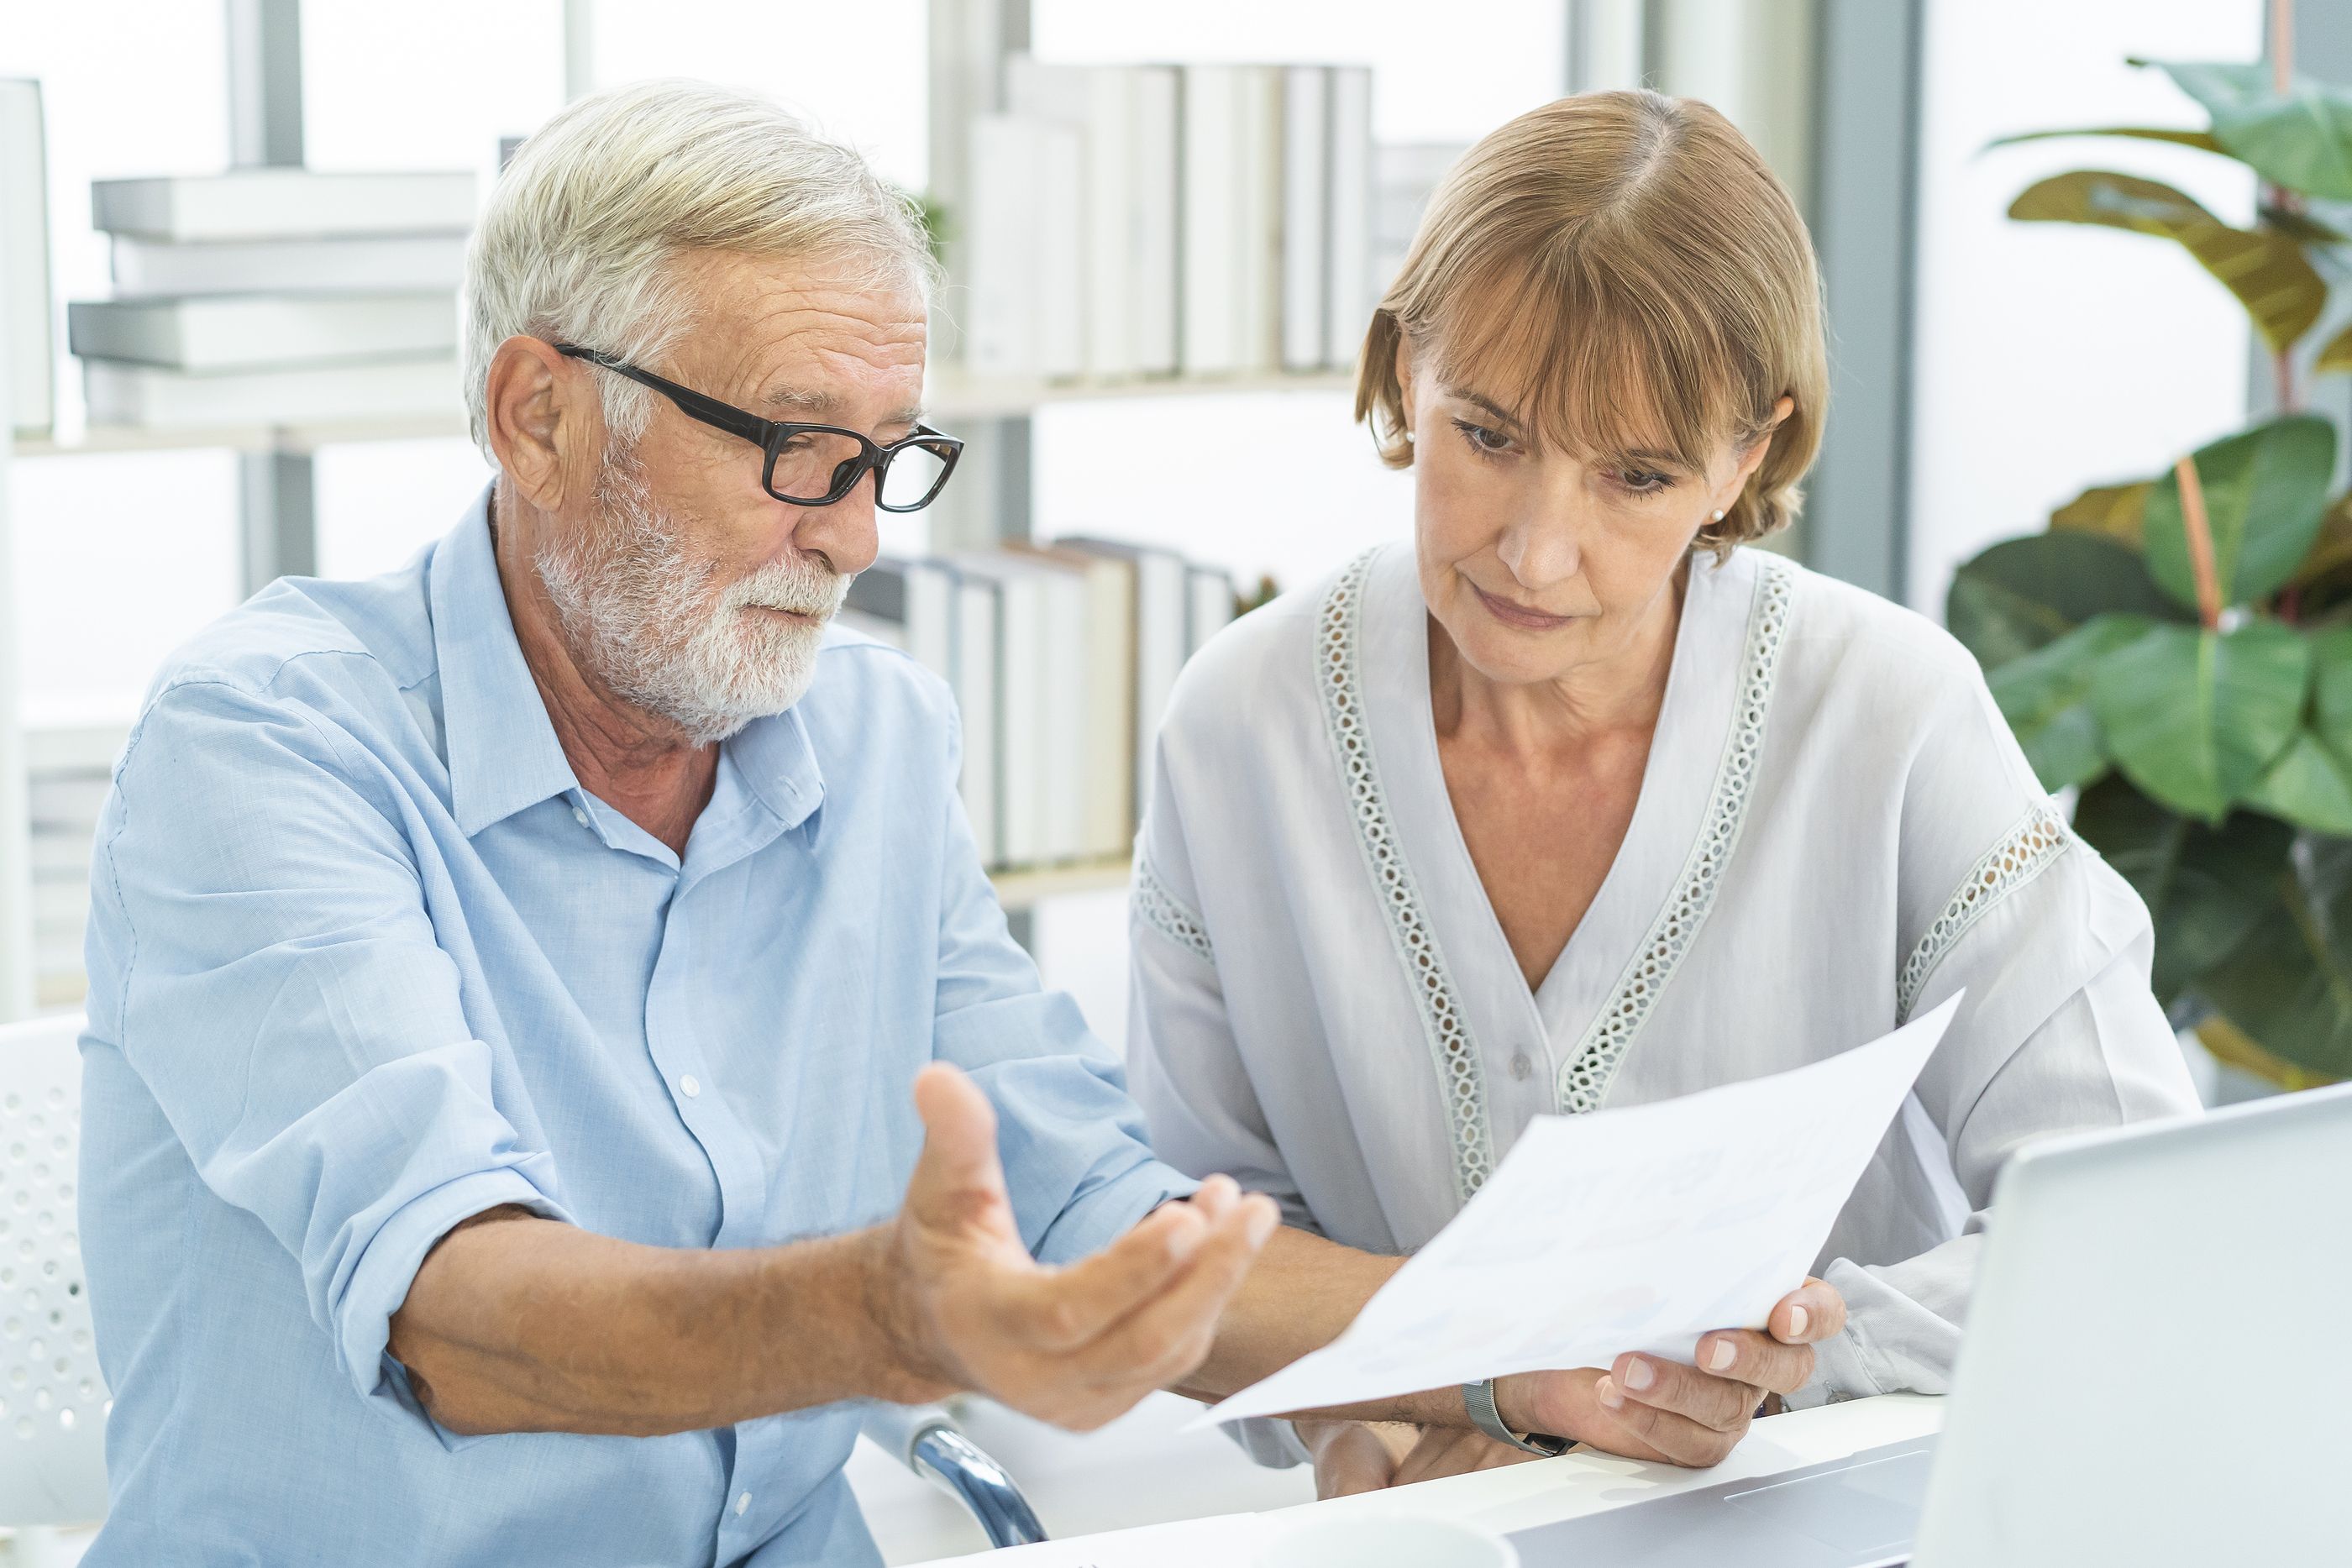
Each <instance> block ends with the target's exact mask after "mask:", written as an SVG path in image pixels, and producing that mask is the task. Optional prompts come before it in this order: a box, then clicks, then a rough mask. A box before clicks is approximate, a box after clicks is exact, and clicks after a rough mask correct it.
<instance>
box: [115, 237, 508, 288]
mask: <svg viewBox="0 0 2352 1568" xmlns="http://www.w3.org/2000/svg"><path fill="white" fill-rule="evenodd" d="M112 250H113V257H114V292H115V296H116V298H149V297H154V296H161V297H163V298H177V297H179V296H181V295H184V294H322V293H329V292H337V291H346V290H348V291H357V292H364V293H393V292H402V291H406V290H411V289H415V290H424V289H443V290H446V291H447V292H449V293H452V294H454V293H456V292H457V286H458V285H459V284H460V283H462V282H463V281H464V280H465V277H466V236H465V235H462V234H438V235H360V236H354V237H346V238H341V239H290V240H287V239H259V240H199V241H192V242H190V243H187V244H181V243H179V242H177V241H174V240H151V239H142V238H141V237H139V236H138V235H115V236H114V237H113V241H112Z"/></svg>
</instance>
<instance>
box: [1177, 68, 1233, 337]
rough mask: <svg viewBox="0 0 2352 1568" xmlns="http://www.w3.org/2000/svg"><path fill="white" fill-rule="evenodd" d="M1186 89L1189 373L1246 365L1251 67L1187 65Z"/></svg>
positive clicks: (1185, 273)
mask: <svg viewBox="0 0 2352 1568" xmlns="http://www.w3.org/2000/svg"><path fill="white" fill-rule="evenodd" d="M1183 72H1184V92H1183V108H1182V120H1183V160H1182V167H1183V209H1182V211H1183V219H1182V231H1183V309H1182V311H1181V316H1180V319H1181V323H1182V332H1183V339H1182V350H1183V352H1182V369H1183V372H1184V374H1186V375H1188V376H1215V375H1230V374H1232V373H1234V371H1239V370H1241V369H1242V368H1243V366H1244V363H1245V362H1246V360H1247V353H1246V350H1245V346H1244V340H1243V336H1242V332H1243V306H1242V289H1243V287H1244V283H1243V270H1244V268H1243V262H1242V254H1241V247H1242V233H1241V222H1240V213H1241V206H1242V203H1241V199H1240V197H1239V194H1238V193H1239V192H1240V190H1241V188H1242V186H1243V184H1244V178H1243V172H1242V165H1243V152H1242V146H1241V136H1242V124H1241V120H1242V110H1241V100H1242V96H1243V73H1242V68H1240V67H1238V66H1186V67H1184V68H1183Z"/></svg>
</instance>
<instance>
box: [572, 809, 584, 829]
mask: <svg viewBox="0 0 2352 1568" xmlns="http://www.w3.org/2000/svg"><path fill="white" fill-rule="evenodd" d="M572 821H575V822H577V823H579V824H580V825H581V826H582V827H583V828H584V827H586V826H587V825H588V813H587V812H585V811H583V810H581V809H580V808H579V807H577V806H574V807H572Z"/></svg>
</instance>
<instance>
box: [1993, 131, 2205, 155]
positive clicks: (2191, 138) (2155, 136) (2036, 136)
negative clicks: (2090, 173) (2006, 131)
mask: <svg viewBox="0 0 2352 1568" xmlns="http://www.w3.org/2000/svg"><path fill="white" fill-rule="evenodd" d="M2061 136H2128V137H2131V138H2133V139H2134V140H2136V141H2173V142H2178V143H2179V145H2181V146H2183V147H2195V148H2198V149H2200V150H2201V151H2203V152H2225V151H2226V150H2225V149H2224V148H2223V147H2222V145H2221V141H2219V140H2218V139H2217V138H2216V137H2215V136H2214V134H2213V133H2212V132H2211V131H2186V130H2176V129H2174V128H2173V127H2171V126H2168V125H2084V126H2079V127H2075V128H2073V129H2069V130H2064V131H2020V132H2018V134H2016V135H2014V136H1996V137H1994V138H1993V139H1992V140H1991V141H1988V142H1986V143H1985V145H1986V146H1987V147H2014V146H2016V145H2017V144H2018V143H2019V142H2021V141H2052V140H2053V139H2055V138H2057V137H2061Z"/></svg>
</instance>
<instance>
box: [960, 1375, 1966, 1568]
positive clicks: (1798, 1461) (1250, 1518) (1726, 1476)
mask: <svg viewBox="0 0 2352 1568" xmlns="http://www.w3.org/2000/svg"><path fill="white" fill-rule="evenodd" d="M1943 1424H1944V1414H1943V1401H1942V1400H1940V1399H1932V1398H1927V1397H1925V1396H1919V1395H1914V1394H1894V1395H1887V1396H1884V1397H1881V1398H1877V1399H1856V1400H1852V1401H1849V1402H1848V1403H1846V1404H1843V1405H1828V1406H1822V1407H1821V1408H1819V1409H1814V1410H1800V1411H1796V1412H1794V1413H1792V1414H1790V1415H1787V1416H1774V1417H1772V1418H1771V1419H1769V1420H1766V1421H1759V1422H1758V1423H1756V1425H1755V1426H1754V1427H1752V1428H1750V1429H1749V1431H1748V1437H1747V1438H1746V1440H1745V1441H1743V1442H1742V1443H1741V1444H1740V1445H1739V1447H1738V1448H1735V1449H1733V1450H1732V1454H1731V1457H1730V1458H1727V1459H1726V1460H1724V1462H1723V1463H1721V1464H1720V1465H1717V1466H1716V1467H1715V1468H1714V1469H1708V1470H1685V1469H1675V1467H1674V1466H1671V1465H1648V1464H1642V1463H1639V1462H1637V1461H1635V1460H1633V1459H1621V1458H1614V1457H1613V1456H1611V1455H1607V1454H1585V1453H1575V1454H1569V1455H1566V1456H1564V1457H1562V1458H1557V1459H1538V1460H1534V1461H1531V1462H1530V1463H1528V1464H1524V1465H1509V1466H1506V1467H1505V1468H1503V1469H1496V1470H1481V1471H1479V1472H1477V1473H1476V1474H1474V1475H1466V1476H1449V1477H1447V1478H1445V1479H1443V1480H1434V1481H1424V1482H1423V1483H1421V1484H1420V1485H1418V1486H1411V1487H1400V1488H1397V1489H1396V1490H1392V1491H1380V1492H1366V1493H1363V1494H1362V1495H1360V1496H1357V1497H1349V1498H1337V1499H1334V1500H1331V1501H1329V1502H1315V1503H1307V1504H1305V1505H1303V1506H1301V1507H1297V1508H1286V1509H1278V1510H1275V1511H1270V1512H1265V1513H1254V1514H1236V1515H1228V1516H1226V1517H1225V1518H1224V1519H1223V1520H1218V1521H1192V1522H1190V1523H1184V1524H1168V1525H1154V1526H1151V1527H1150V1528H1148V1529H1144V1530H1131V1531H1113V1532H1110V1533H1108V1534H1104V1535H1095V1536H1087V1537H1082V1538H1077V1539H1076V1540H1074V1541H1067V1542H1045V1543H1044V1544H1042V1545H1038V1546H1022V1547H1014V1548H1013V1549H1011V1550H1009V1551H1004V1552H985V1553H982V1554H979V1555H975V1556H970V1557H956V1558H940V1559H937V1560H936V1561H937V1562H938V1563H960V1564H964V1565H967V1568H982V1565H983V1564H985V1565H986V1568H1047V1565H1048V1564H1080V1563H1084V1564H1089V1565H1093V1568H1121V1565H1122V1564H1127V1563H1134V1564H1138V1565H1141V1564H1157V1563H1161V1562H1171V1561H1182V1560H1184V1559H1185V1558H1188V1557H1191V1558H1196V1559H1197V1558H1198V1556H1199V1554H1200V1553H1202V1552H1218V1553H1222V1552H1229V1551H1233V1550H1236V1549H1246V1548H1247V1547H1248V1546H1249V1545H1250V1543H1252V1542H1255V1541H1258V1540H1262V1539H1265V1538H1267V1537H1271V1536H1273V1535H1276V1534H1277V1533H1279V1532H1280V1531H1283V1530H1286V1529H1288V1528H1291V1527H1292V1526H1294V1525H1295V1524H1296V1522H1297V1521H1298V1520H1300V1519H1301V1518H1304V1517H1306V1516H1307V1511H1309V1510H1315V1511H1319V1512H1322V1513H1330V1512H1334V1511H1348V1512H1351V1513H1357V1514H1373V1515H1379V1514H1396V1513H1409V1514H1420V1515H1434V1516H1437V1517H1440V1518H1444V1519H1455V1520H1461V1521H1465V1522H1467V1523H1471V1524H1476V1525H1480V1526H1483V1527H1484V1528H1486V1529H1487V1530H1491V1531H1496V1532H1497V1533H1507V1532H1509V1531H1517V1530H1526V1529H1528V1528H1530V1527H1532V1526H1535V1525H1538V1524H1549V1523H1551V1522H1553V1521H1556V1520H1562V1519H1575V1518H1578V1517H1580V1516H1581V1515H1584V1514H1588V1513H1598V1512H1600V1511H1602V1510H1604V1509H1612V1508H1623V1507H1628V1506H1632V1505H1635V1504H1639V1503H1643V1502H1647V1501H1649V1500H1653V1499H1654V1498H1661V1497H1671V1496H1672V1495H1674V1494H1675V1493H1676V1492H1681V1491H1690V1490H1696V1488H1699V1487H1710V1486H1714V1485H1717V1483H1719V1482H1722V1481H1729V1480H1747V1479H1752V1478H1754V1477H1758V1476H1769V1475H1777V1474H1779V1473H1780V1472H1781V1471H1784V1470H1793V1469H1802V1468H1803V1467H1804V1466H1807V1465H1817V1464H1821V1463H1823V1462H1824V1461H1826V1460H1830V1459H1840V1458H1845V1457H1846V1456H1847V1455H1848V1454H1853V1453H1858V1452H1860V1451H1861V1450H1862V1449H1864V1448H1876V1447H1878V1446H1879V1445H1881V1444H1883V1443H1899V1442H1904V1441H1907V1440H1908V1439H1910V1438H1914V1437H1926V1436H1927V1435H1928V1434H1929V1433H1931V1432H1935V1431H1937V1430H1939V1429H1940V1428H1941V1427H1942V1426H1943ZM1227 1561H1228V1562H1230V1563H1231V1568H1241V1563H1244V1562H1246V1559H1241V1560H1238V1561H1234V1560H1230V1559H1228V1560H1227Z"/></svg>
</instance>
